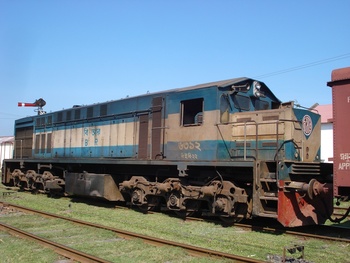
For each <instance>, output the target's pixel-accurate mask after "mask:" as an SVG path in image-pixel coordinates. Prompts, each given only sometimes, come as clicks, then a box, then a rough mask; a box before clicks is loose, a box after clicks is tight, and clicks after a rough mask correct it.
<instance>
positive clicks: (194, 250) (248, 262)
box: [0, 201, 265, 263]
mask: <svg viewBox="0 0 350 263" xmlns="http://www.w3.org/2000/svg"><path fill="white" fill-rule="evenodd" d="M0 204H3V205H4V206H7V207H9V208H11V207H12V208H14V209H16V210H19V211H22V212H27V213H28V212H29V213H33V214H39V215H41V216H44V217H49V218H59V219H63V220H66V221H69V222H73V223H76V224H79V225H83V226H90V227H95V228H99V229H104V230H108V231H112V232H114V233H116V234H117V235H118V236H120V237H122V238H125V239H132V238H137V239H141V240H142V241H144V242H145V243H147V244H151V245H156V246H164V245H168V246H173V247H179V248H182V249H184V250H185V251H186V252H187V253H188V254H189V255H191V256H197V257H198V256H200V257H214V258H221V259H230V260H233V261H234V262H245V263H261V262H265V261H262V260H257V259H252V258H248V257H243V256H238V255H233V254H229V253H224V252H220V251H215V250H211V249H205V248H201V247H196V246H192V245H187V244H182V243H179V242H175V241H169V240H165V239H161V238H156V237H150V236H146V235H142V234H137V233H133V232H130V231H126V230H121V229H116V228H113V227H108V226H104V225H99V224H95V223H90V222H86V221H82V220H79V219H74V218H69V217H65V216H60V215H56V214H52V213H48V212H43V211H40V210H36V209H31V208H27V207H23V206H19V205H14V204H10V203H5V202H1V201H0Z"/></svg>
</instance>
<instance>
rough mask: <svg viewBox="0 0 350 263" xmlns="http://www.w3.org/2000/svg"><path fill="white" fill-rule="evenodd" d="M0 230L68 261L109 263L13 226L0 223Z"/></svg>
mask: <svg viewBox="0 0 350 263" xmlns="http://www.w3.org/2000/svg"><path fill="white" fill-rule="evenodd" d="M0 229H1V230H3V231H6V232H8V233H10V234H11V235H14V236H19V237H22V238H25V239H29V240H34V241H35V242H37V243H40V244H42V245H43V246H45V247H47V248H50V249H52V250H54V251H55V252H56V253H58V254H60V255H62V256H64V257H66V258H69V259H72V260H75V261H78V262H84V263H85V262H86V263H90V262H91V263H94V262H95V263H109V262H110V261H107V260H104V259H102V258H98V257H95V256H93V255H90V254H87V253H84V252H82V251H79V250H76V249H73V248H70V247H67V246H64V245H62V244H59V243H56V242H54V241H51V240H48V239H45V238H42V237H39V236H37V235H34V234H31V233H29V232H26V231H23V230H21V229H18V228H15V227H13V226H10V225H7V224H4V223H1V222H0Z"/></svg>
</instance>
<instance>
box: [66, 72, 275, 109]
mask: <svg viewBox="0 0 350 263" xmlns="http://www.w3.org/2000/svg"><path fill="white" fill-rule="evenodd" d="M247 81H249V82H251V83H252V82H253V81H254V79H251V78H247V77H240V78H232V79H226V80H219V81H213V82H207V83H202V84H197V85H193V86H187V87H182V88H175V89H169V90H162V91H156V92H150V93H146V94H140V95H136V96H131V97H127V98H122V99H117V100H111V101H106V102H99V103H95V104H104V103H110V102H114V101H119V100H125V99H132V98H138V97H143V96H153V95H157V94H169V93H176V92H183V91H189V90H196V89H203V88H210V87H217V88H225V87H231V86H232V85H234V84H238V83H244V82H247ZM259 82H260V83H261V84H262V85H263V86H264V90H265V91H266V92H267V93H269V94H270V95H271V96H272V97H273V99H274V100H275V101H280V100H279V99H278V98H277V97H276V96H275V95H274V94H273V92H271V90H270V89H269V88H268V87H267V86H266V84H265V83H264V82H261V81H259ZM95 104H93V105H95ZM87 106H91V105H79V107H87ZM73 108H74V107H73ZM68 109H69V108H68Z"/></svg>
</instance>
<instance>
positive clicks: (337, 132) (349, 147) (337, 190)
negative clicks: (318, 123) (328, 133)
mask: <svg viewBox="0 0 350 263" xmlns="http://www.w3.org/2000/svg"><path fill="white" fill-rule="evenodd" d="M327 85H328V86H330V87H331V88H332V98H333V136H334V140H333V147H334V153H333V156H334V159H333V163H334V166H333V174H334V181H333V187H334V196H335V197H337V198H340V197H349V196H350V136H349V135H350V122H349V113H350V67H347V68H340V69H335V70H333V71H332V80H331V81H330V82H328V83H327Z"/></svg>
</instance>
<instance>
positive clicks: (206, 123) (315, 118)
mask: <svg viewBox="0 0 350 263" xmlns="http://www.w3.org/2000/svg"><path fill="white" fill-rule="evenodd" d="M320 126H321V121H320V115H318V114H317V112H314V111H313V110H311V109H305V108H302V107H296V106H295V105H294V104H293V102H287V103H282V102H281V101H280V100H279V99H277V97H276V96H275V95H274V94H273V93H272V92H271V90H270V89H269V88H268V87H267V86H266V85H265V83H263V82H261V81H258V80H254V79H251V78H234V79H229V80H223V81H217V82H212V83H206V84H200V85H196V86H191V87H186V88H180V89H174V90H168V91H164V92H156V93H148V94H144V95H141V96H136V97H128V98H125V99H120V100H115V101H109V102H105V103H97V104H93V105H76V106H74V107H72V108H69V109H65V110H60V111H57V112H50V113H43V114H39V115H35V116H31V117H25V118H22V119H19V120H16V121H15V147H14V148H15V150H14V158H13V159H8V160H5V161H4V164H3V173H2V183H3V184H5V185H12V186H19V187H21V188H23V189H28V190H32V191H40V192H46V193H57V192H65V193H68V194H70V195H76V196H85V197H95V198H103V199H106V200H109V201H122V202H125V203H126V204H129V205H133V206H136V207H138V208H139V209H140V210H142V211H145V212H146V211H148V210H152V209H163V210H173V211H175V212H176V213H177V214H179V215H181V216H188V215H191V214H193V213H197V214H202V215H205V216H216V217H219V218H221V219H222V220H223V221H225V222H235V221H239V220H241V219H245V218H252V217H269V218H275V219H276V220H278V221H279V222H280V223H281V224H282V225H284V226H287V227H295V226H301V225H309V224H322V223H324V222H325V220H326V219H327V218H328V216H329V215H330V214H332V211H333V192H332V190H333V186H332V167H329V166H327V165H328V164H326V163H323V162H322V161H321V159H320V136H321V135H320V133H321V128H320Z"/></svg>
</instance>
